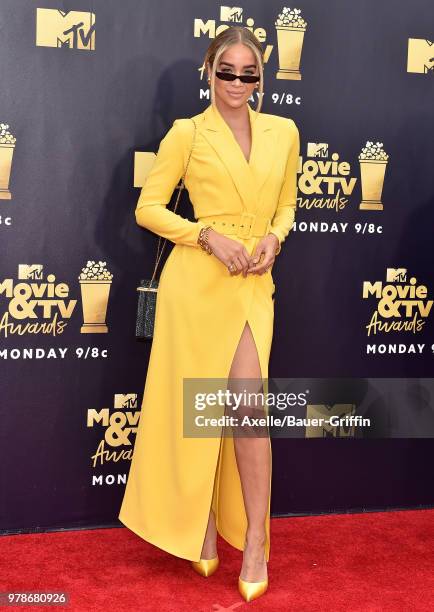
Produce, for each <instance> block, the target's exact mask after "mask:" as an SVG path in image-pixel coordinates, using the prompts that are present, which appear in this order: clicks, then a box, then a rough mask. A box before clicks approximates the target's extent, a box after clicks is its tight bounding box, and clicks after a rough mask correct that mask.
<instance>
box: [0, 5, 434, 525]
mask: <svg viewBox="0 0 434 612" xmlns="http://www.w3.org/2000/svg"><path fill="white" fill-rule="evenodd" d="M233 24H238V25H240V24H241V25H243V26H244V27H247V28H250V29H251V30H252V31H253V32H254V33H255V34H256V36H257V37H258V39H259V40H260V41H261V43H262V44H263V47H264V50H265V59H266V67H265V93H264V103H263V112H267V113H273V114H277V115H281V116H284V117H291V118H293V119H294V120H295V122H296V124H297V125H298V127H299V130H300V135H301V151H300V160H299V167H298V211H297V215H296V222H295V225H294V227H293V229H292V231H291V233H290V235H289V236H288V238H287V240H286V242H285V245H284V248H283V249H282V252H281V254H280V255H279V257H278V258H277V259H276V263H275V265H274V268H273V276H274V280H275V284H276V293H275V296H274V297H275V336H274V340H273V347H272V353H271V360H270V372H269V374H270V377H275V379H276V381H275V382H276V385H277V387H278V388H279V389H281V390H282V389H285V390H292V391H294V392H297V393H298V394H300V395H304V398H305V401H304V402H303V403H300V405H299V406H298V407H297V409H296V410H294V411H293V414H294V416H295V417H297V418H296V419H295V422H294V423H293V425H292V426H291V427H288V428H287V430H286V434H285V435H282V434H281V433H280V434H279V433H278V434H277V435H276V437H275V438H274V439H273V449H274V455H273V457H274V460H273V498H272V511H273V515H274V516H277V515H280V514H289V515H290V514H298V513H305V512H333V511H340V510H343V511H345V510H360V509H363V510H372V509H379V508H400V507H401V508H404V507H420V506H428V505H431V504H432V502H433V492H432V488H431V487H430V477H429V473H430V470H429V468H428V466H429V465H430V462H431V458H432V451H433V446H434V444H433V439H432V438H433V437H434V379H433V378H430V377H432V376H433V363H434V327H433V320H434V312H433V309H432V305H433V296H434V266H433V252H434V249H433V237H434V231H433V222H434V171H433V168H434V152H433V136H434V121H433V108H434V106H433V100H434V97H433V92H434V90H433V86H434V83H433V80H434V79H433V75H434V44H433V42H432V41H433V40H434V29H433V22H432V3H431V2H430V0H414V2H412V3H408V2H404V1H403V0H400V1H399V2H396V1H391V0H388V1H385V2H380V3H378V2H375V0H365V1H364V2H352V3H349V2H345V1H344V0H330V1H329V2H327V3H323V2H318V1H316V0H310V1H308V0H300V1H299V2H298V3H297V4H296V5H291V6H283V5H282V4H281V3H280V2H276V1H274V0H270V1H267V2H263V1H260V0H248V1H246V2H244V3H243V4H242V5H240V6H224V5H220V4H218V3H216V2H212V1H210V0H189V1H188V2H179V3H176V2H173V1H171V0H147V1H146V2H143V1H142V0H127V1H126V2H120V1H119V0H93V1H91V0H74V1H66V0H65V1H62V0H40V1H39V0H2V1H1V3H0V32H1V34H0V82H1V91H0V245H1V251H2V254H1V268H0V355H1V417H0V418H1V426H0V448H1V462H0V464H1V468H0V485H1V497H0V515H1V518H0V528H1V530H2V531H3V532H14V531H16V530H18V531H19V530H29V529H30V530H32V529H35V530H37V529H48V528H67V527H79V526H90V525H104V524H113V523H114V524H119V523H117V513H118V510H119V505H120V501H121V498H122V494H123V489H124V486H125V482H126V478H127V474H128V470H129V465H130V458H131V453H132V448H133V445H134V439H135V431H136V427H137V423H138V419H139V416H140V406H141V400H142V397H143V390H144V382H145V376H146V369H147V363H148V359H149V353H150V347H151V344H150V342H149V341H145V342H143V341H138V340H136V338H135V315H136V303H137V291H136V287H137V286H138V284H139V282H140V279H142V278H149V276H150V274H151V272H152V269H153V264H154V261H155V253H156V247H157V242H158V237H157V236H156V235H155V234H152V233H151V232H149V231H148V230H145V229H143V228H140V227H139V226H138V225H137V224H136V222H135V218H134V209H135V205H136V202H137V199H138V196H139V192H140V187H141V185H143V182H144V180H145V178H146V172H147V170H148V169H149V167H150V163H152V160H153V159H154V157H153V156H154V154H155V152H156V151H157V149H158V144H159V142H160V140H161V138H162V137H163V136H164V134H165V133H166V131H167V130H168V128H169V127H170V126H171V124H172V122H173V120H174V119H176V118H178V117H189V116H192V115H194V114H196V113H198V112H200V111H201V110H203V109H204V108H205V107H206V106H208V104H209V103H210V91H209V88H208V83H207V80H206V73H205V71H204V66H203V65H202V62H203V57H204V54H205V50H206V48H207V46H208V45H209V43H210V42H211V40H212V39H213V38H214V37H215V36H216V34H218V33H219V32H220V31H221V30H222V29H223V28H226V27H228V26H230V25H233ZM251 102H252V105H253V107H255V106H256V103H257V100H256V99H252V101H251ZM179 212H180V214H182V215H183V216H187V217H189V218H190V219H193V218H194V217H193V216H192V209H191V204H190V202H189V200H188V196H187V194H186V193H185V194H183V203H182V206H181V208H180V210H179ZM167 246H168V247H169V248H166V255H167V254H168V253H169V252H170V247H171V246H172V243H170V244H169V245H167ZM155 469H158V460H156V465H155Z"/></svg>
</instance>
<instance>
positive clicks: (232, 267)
mask: <svg viewBox="0 0 434 612" xmlns="http://www.w3.org/2000/svg"><path fill="white" fill-rule="evenodd" d="M233 269H234V264H233V263H231V265H230V266H228V270H229V272H232V270H233Z"/></svg>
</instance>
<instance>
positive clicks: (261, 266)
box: [249, 234, 279, 274]
mask: <svg viewBox="0 0 434 612" xmlns="http://www.w3.org/2000/svg"><path fill="white" fill-rule="evenodd" d="M278 247H279V239H278V237H277V236H276V235H275V234H267V235H266V236H264V237H263V238H261V240H260V241H259V242H258V244H257V245H256V249H255V252H254V253H253V257H252V262H253V267H251V268H250V269H249V272H251V273H252V274H264V273H265V272H267V270H268V269H269V268H271V266H272V265H273V263H274V260H275V259H276V251H277V249H278ZM261 257H263V259H262V261H261V262H260V259H261ZM258 262H260V263H258ZM255 264H257V265H255Z"/></svg>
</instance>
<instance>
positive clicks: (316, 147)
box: [307, 142, 329, 157]
mask: <svg viewBox="0 0 434 612" xmlns="http://www.w3.org/2000/svg"><path fill="white" fill-rule="evenodd" d="M307 156H308V157H328V156H329V146H328V144H327V143H326V142H308V143H307Z"/></svg>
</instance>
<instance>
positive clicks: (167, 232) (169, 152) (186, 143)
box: [135, 119, 205, 248]
mask: <svg viewBox="0 0 434 612" xmlns="http://www.w3.org/2000/svg"><path fill="white" fill-rule="evenodd" d="M190 124H191V125H190ZM193 129H194V126H193V123H192V121H190V120H189V119H176V120H175V121H174V122H173V125H172V127H171V128H170V129H169V131H168V132H167V134H166V135H165V137H164V138H163V139H162V140H161V142H160V146H159V149H158V152H157V156H156V158H155V161H154V164H153V166H152V168H151V170H150V172H149V174H148V176H147V177H146V181H145V184H144V185H143V187H142V189H141V192H140V196H139V199H138V202H137V206H136V210H135V217H136V221H137V223H138V225H140V226H142V227H145V228H147V229H149V230H150V231H152V232H154V233H156V234H158V235H160V236H162V237H163V238H167V239H169V240H171V241H172V242H175V243H179V244H186V245H189V246H195V247H197V248H200V245H199V244H198V243H197V239H198V236H199V232H200V230H201V228H202V227H205V224H204V223H202V222H201V221H189V220H188V219H186V218H184V217H182V216H181V215H179V214H178V213H177V212H173V211H172V210H170V209H168V208H167V205H168V204H169V202H170V200H171V196H172V194H173V191H174V189H175V187H176V186H177V185H178V183H179V181H180V179H181V178H182V175H183V174H184V168H185V164H186V163H187V160H188V154H189V151H190V147H191V143H192V139H193ZM188 171H189V169H187V173H188ZM181 197H182V196H181Z"/></svg>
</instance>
